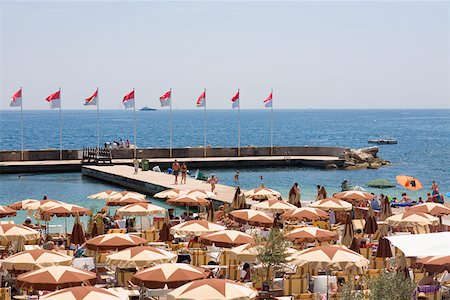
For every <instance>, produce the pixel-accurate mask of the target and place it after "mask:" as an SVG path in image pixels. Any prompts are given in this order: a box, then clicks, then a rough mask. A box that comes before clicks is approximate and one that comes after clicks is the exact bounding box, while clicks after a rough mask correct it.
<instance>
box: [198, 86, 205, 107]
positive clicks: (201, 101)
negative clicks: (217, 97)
mask: <svg viewBox="0 0 450 300" xmlns="http://www.w3.org/2000/svg"><path fill="white" fill-rule="evenodd" d="M205 106H206V90H204V91H203V93H202V94H201V95H200V97H198V99H197V107H205Z"/></svg>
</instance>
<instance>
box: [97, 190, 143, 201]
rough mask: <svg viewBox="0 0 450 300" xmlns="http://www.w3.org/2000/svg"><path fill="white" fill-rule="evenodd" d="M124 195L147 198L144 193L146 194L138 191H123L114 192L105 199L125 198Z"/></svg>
mask: <svg viewBox="0 0 450 300" xmlns="http://www.w3.org/2000/svg"><path fill="white" fill-rule="evenodd" d="M123 197H131V198H141V199H145V197H147V196H146V195H144V194H141V193H138V192H130V191H122V192H115V193H112V194H111V195H109V196H108V197H107V198H105V200H113V199H120V198H123Z"/></svg>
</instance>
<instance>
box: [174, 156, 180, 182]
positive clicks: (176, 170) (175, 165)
mask: <svg viewBox="0 0 450 300" xmlns="http://www.w3.org/2000/svg"><path fill="white" fill-rule="evenodd" d="M172 172H173V176H175V182H174V184H178V174H179V173H180V164H179V163H178V161H177V160H176V159H175V161H174V162H173V164H172Z"/></svg>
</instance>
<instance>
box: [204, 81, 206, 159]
mask: <svg viewBox="0 0 450 300" xmlns="http://www.w3.org/2000/svg"><path fill="white" fill-rule="evenodd" d="M204 92H205V100H204V101H205V105H204V107H205V109H204V114H203V130H204V132H203V155H204V156H205V157H206V89H205V91H204Z"/></svg>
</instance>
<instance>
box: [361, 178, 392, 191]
mask: <svg viewBox="0 0 450 300" xmlns="http://www.w3.org/2000/svg"><path fill="white" fill-rule="evenodd" d="M367 186H368V187H374V188H379V189H385V188H393V187H395V184H393V183H392V182H390V181H389V180H387V179H375V180H371V181H369V182H368V183H367Z"/></svg>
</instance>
